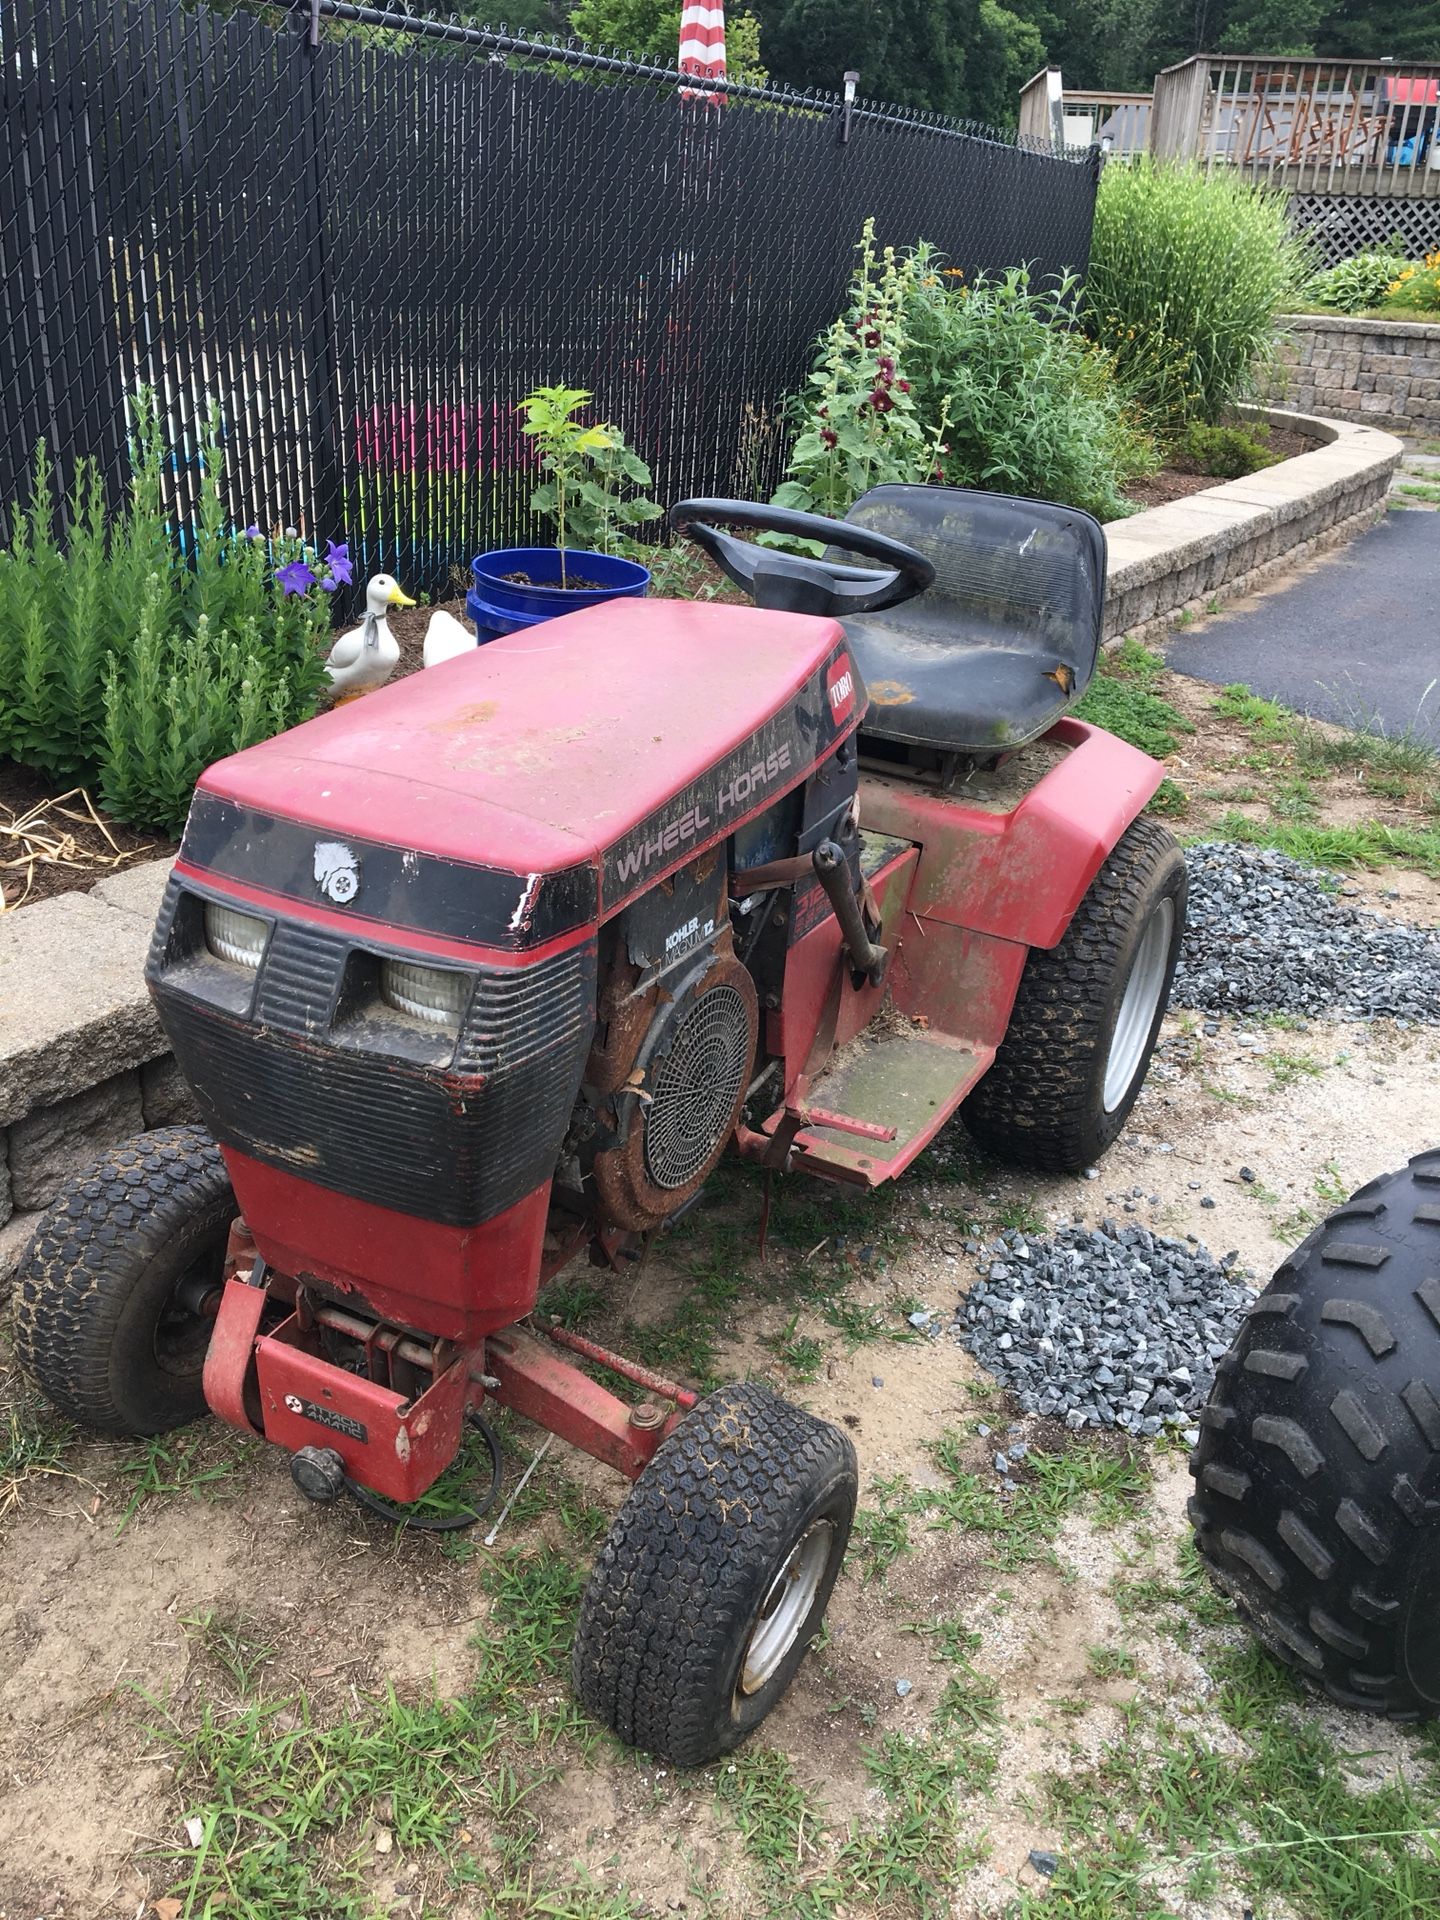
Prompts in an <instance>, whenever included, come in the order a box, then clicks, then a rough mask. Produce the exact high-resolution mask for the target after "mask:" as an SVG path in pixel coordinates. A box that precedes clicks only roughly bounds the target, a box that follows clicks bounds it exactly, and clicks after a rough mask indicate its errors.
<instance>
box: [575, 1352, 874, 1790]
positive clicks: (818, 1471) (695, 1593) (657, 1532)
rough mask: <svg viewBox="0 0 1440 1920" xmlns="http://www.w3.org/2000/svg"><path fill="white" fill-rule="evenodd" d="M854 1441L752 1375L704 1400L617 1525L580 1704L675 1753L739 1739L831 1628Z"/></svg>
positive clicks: (589, 1616)
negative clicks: (829, 1609) (826, 1620)
mask: <svg viewBox="0 0 1440 1920" xmlns="http://www.w3.org/2000/svg"><path fill="white" fill-rule="evenodd" d="M856 1491H857V1476H856V1467H855V1449H854V1447H853V1446H852V1445H851V1443H850V1440H849V1438H848V1436H847V1435H846V1434H844V1433H842V1432H841V1430H840V1429H839V1428H838V1427H834V1426H831V1425H830V1423H829V1422H828V1421H826V1420H817V1419H815V1418H814V1417H813V1415H811V1414H808V1413H802V1412H801V1410H800V1409H799V1408H798V1407H792V1406H791V1405H789V1404H788V1402H786V1401H784V1400H779V1399H777V1398H776V1397H775V1395H774V1394H772V1393H768V1392H767V1391H766V1390H765V1388H764V1387H762V1386H759V1385H757V1384H756V1383H755V1382H754V1381H747V1382H746V1383H745V1384H743V1385H741V1386H734V1387H722V1388H721V1389H720V1391H719V1392H718V1393H712V1394H711V1395H710V1396H709V1398H708V1399H706V1400H702V1401H701V1403H700V1405H699V1406H698V1407H696V1408H695V1409H694V1411H693V1412H692V1413H690V1414H688V1415H687V1416H686V1418H685V1419H684V1420H683V1421H682V1422H681V1423H680V1425H679V1426H678V1427H677V1428H676V1429H675V1431H674V1432H673V1433H672V1434H671V1435H670V1436H669V1438H668V1439H667V1440H666V1441H665V1442H664V1443H663V1444H662V1446H661V1447H660V1449H659V1451H658V1452H657V1453H656V1455H655V1458H654V1459H653V1460H652V1461H651V1462H650V1464H649V1466H648V1467H647V1468H646V1469H645V1471H644V1473H643V1474H641V1476H640V1478H639V1479H638V1480H637V1481H636V1483H635V1485H634V1487H633V1488H632V1490H631V1492H630V1494H629V1496H628V1498H627V1499H626V1501H625V1504H624V1506H623V1507H622V1508H621V1509H620V1512H619V1514H618V1516H617V1517H616V1520H615V1524H614V1525H613V1526H612V1527H611V1529H610V1533H609V1535H608V1537H607V1538H606V1541H605V1544H604V1546H603V1547H602V1548H601V1550H600V1556H599V1558H598V1559H597V1561H596V1563H595V1568H594V1571H593V1573H592V1574H591V1576H590V1584H589V1586H588V1587H587V1588H586V1590H585V1598H584V1601H583V1603H582V1605H581V1609H580V1626H579V1631H578V1633H577V1635H576V1639H575V1654H574V1660H573V1664H572V1672H573V1679H574V1685H575V1691H576V1694H577V1695H578V1696H579V1699H580V1703H581V1705H582V1706H583V1707H584V1708H585V1710H586V1711H587V1712H588V1713H590V1714H592V1715H593V1716H594V1717H595V1719H597V1720H599V1721H601V1722H602V1723H603V1724H604V1725H605V1726H607V1727H609V1728H610V1730H611V1731H612V1732H613V1733H615V1734H618V1736H619V1737H620V1739H622V1740H624V1741H626V1742H627V1743H628V1744H629V1745H631V1746H634V1747H640V1748H643V1750H644V1751H645V1752H647V1753H651V1754H654V1755H655V1757H656V1758H657V1759H661V1760H665V1761H668V1762H669V1763H670V1764H671V1765H672V1766H677V1767H698V1766H703V1765H704V1764H705V1762H706V1761H707V1760H714V1759H716V1758H717V1757H718V1756H719V1755H720V1754H723V1753H728V1752H729V1751H730V1749H731V1748H732V1747H735V1746H738V1745H739V1743H740V1741H742V1740H743V1739H744V1738H745V1737H746V1735H747V1734H749V1733H751V1732H752V1731H753V1730H754V1729H755V1728H756V1727H757V1726H759V1724H760V1722H761V1721H762V1720H763V1719H764V1718H765V1716H766V1714H767V1713H769V1712H770V1710H771V1708H772V1707H774V1706H775V1705H776V1703H777V1702H778V1701H779V1700H780V1698H781V1696H782V1695H783V1694H784V1692H785V1690H786V1688H787V1687H788V1686H789V1685H790V1682H791V1680H792V1679H793V1678H794V1676H795V1671H796V1668H797V1667H798V1666H799V1665H800V1662H801V1661H802V1660H803V1659H804V1657H805V1652H806V1649H807V1648H808V1646H809V1644H810V1642H811V1640H812V1639H813V1638H814V1637H815V1635H816V1633H817V1632H818V1631H819V1628H820V1622H821V1620H822V1618H823V1617H824V1613H825V1607H826V1604H827V1603H828V1601H829V1599H830V1592H831V1589H832V1588H833V1587H834V1585H835V1580H836V1577H837V1575H838V1574H839V1572H840V1564H841V1562H842V1561H843V1559H844V1558H845V1548H846V1545H847V1543H848V1541H849V1538H850V1525H851V1522H852V1520H853V1519H854V1517H855V1499H856Z"/></svg>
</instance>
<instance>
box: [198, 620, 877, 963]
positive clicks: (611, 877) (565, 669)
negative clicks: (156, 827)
mask: <svg viewBox="0 0 1440 1920" xmlns="http://www.w3.org/2000/svg"><path fill="white" fill-rule="evenodd" d="M863 707H864V696H863V691H862V689H861V688H860V686H859V683H858V678H857V676H856V674H855V670H854V668H853V666H852V664H851V662H850V658H849V655H848V653H847V650H846V644H845V636H844V633H843V631H842V629H841V627H840V626H839V624H838V622H836V621H834V620H822V619H815V618H811V617H808V616H805V615H799V614H788V613H773V612H762V611H760V610H758V609H755V608H749V607H733V606H716V605H702V604H697V603H694V602H689V601H664V600H613V601H608V602H606V603H605V604H603V605H601V606H598V607H591V608H588V609H586V610H585V611H583V612H579V613H573V614H568V615H566V616H564V617H563V618H561V619H558V620H551V621H547V622H545V623H544V624H542V625H540V626H537V627H532V628H530V629H529V630H528V631H526V632H524V633H518V634H513V635H510V636H508V637H506V638H503V639H499V640H494V641H491V642H490V643H489V644H488V645H486V646H483V647H477V648H476V650H475V652H474V653H471V654H465V655H462V656H461V657H460V658H458V659H455V660H451V661H449V662H447V663H446V664H445V665H443V666H439V667H432V668H430V669H428V670H427V671H425V672H422V673H417V674H414V675H412V676H411V677H410V678H408V679H405V680H402V681H399V682H397V683H396V684H394V685H391V686H388V687H384V688H382V689H380V691H378V692H376V693H372V694H367V695H365V696H364V697H363V698H361V699H358V700H355V701H352V702H349V703H347V704H346V705H344V706H341V707H337V708H335V709H333V710H332V711H331V712H329V713H326V714H322V715H320V716H319V717H318V718H316V719H314V720H311V721H307V722H306V723H305V724H304V725H303V726H299V727H296V728H293V729H292V730H291V731H290V732H288V733H284V734H281V735H279V736H277V737H276V738H275V739H273V740H267V741H265V742H263V743H262V744H261V745H259V746H255V747H250V748H247V749H246V751H245V752H243V753H239V754H236V755H234V756H233V757H232V758H230V759H228V760H222V761H220V762H218V763H217V764H216V765H215V766H213V767H211V768H210V769H209V770H208V772H206V773H205V774H204V775H203V776H202V778H201V780H200V783H199V786H198V788H197V791H196V795H195V800H194V803H193V805H192V808H191V812H190V819H189V822H188V824H187V826H186V829H185V838H184V842H183V844H182V846H181V850H180V859H179V863H178V866H177V873H178V874H180V875H181V876H184V875H186V874H189V875H191V876H193V877H195V878H198V879H201V880H202V881H211V882H212V883H218V884H219V885H220V886H221V887H222V888H223V887H224V883H225V882H226V881H230V882H237V883H239V885H240V887H241V888H243V889H247V890H248V889H254V890H257V891H259V892H262V893H265V894H269V895H279V896H281V897H283V898H291V899H297V900H302V901H306V902H308V903H310V905H311V906H312V907H314V908H317V909H319V910H320V911H322V912H325V913H327V914H328V913H333V912H334V911H336V910H337V909H338V910H339V911H340V912H342V913H343V914H344V915H345V917H346V918H347V919H352V918H353V919H356V920H368V921H371V922H372V923H373V922H380V923H383V924H384V925H387V926H391V927H404V926H409V927H413V928H415V929H417V930H422V931H425V932H428V933H430V934H432V935H436V936H439V937H441V938H444V939H451V940H457V941H462V942H465V943H467V944H470V943H474V944H479V945H483V946H488V947H500V948H509V949H512V950H513V949H517V948H524V947H533V946H537V945H540V944H543V943H545V942H548V941H549V940H552V939H555V938H557V937H559V936H561V935H562V934H565V933H567V932H570V931H571V930H573V929H575V928H578V927H580V926H584V925H590V924H593V923H594V922H595V921H596V920H597V919H599V918H603V917H608V915H609V914H611V913H612V912H614V911H615V910H616V908H618V907H619V906H621V905H623V903H624V902H625V901H626V900H627V899H629V898H630V897H632V896H633V895H634V894H636V893H637V892H639V891H641V890H642V889H643V888H644V887H646V886H649V885H653V884H654V882H655V881H656V880H658V879H660V878H661V877H662V876H663V875H664V874H666V873H668V872H669V871H671V870H672V869H673V868H675V867H677V866H679V865H681V864H682V863H683V862H685V861H688V860H692V859H693V858H694V857H695V855H696V854H697V853H699V852H700V851H702V850H703V849H704V847H706V846H707V845H710V844H714V843H715V842H718V841H721V840H723V839H724V838H726V836H728V835H729V834H730V833H732V832H733V831H734V830H735V828H736V827H737V826H739V825H740V824H741V823H742V822H743V821H745V820H747V819H749V818H751V817H753V816H754V815H755V814H756V813H758V812H760V811H761V810H762V809H763V808H765V807H767V806H769V805H770V804H772V802H773V801H775V800H776V799H778V798H779V797H780V796H781V795H782V794H784V793H786V792H788V791H789V790H790V789H791V788H792V787H794V786H796V785H798V784H799V783H800V782H801V781H802V780H804V779H805V777H806V775H807V774H808V773H809V771H810V769H811V768H812V767H813V766H814V765H815V764H816V762H817V761H819V760H821V759H823V758H824V757H825V756H826V755H827V754H829V753H830V752H831V751H832V749H833V748H834V745H835V743H836V741H837V740H839V739H841V738H843V737H844V736H845V735H847V734H849V733H851V732H853V731H854V729H855V727H856V726H857V725H858V723H859V719H860V715H861V712H862V711H863Z"/></svg>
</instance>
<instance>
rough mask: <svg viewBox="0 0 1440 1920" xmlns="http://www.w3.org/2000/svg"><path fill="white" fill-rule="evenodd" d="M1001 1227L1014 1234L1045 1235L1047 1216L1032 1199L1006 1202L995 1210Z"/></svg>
mask: <svg viewBox="0 0 1440 1920" xmlns="http://www.w3.org/2000/svg"><path fill="white" fill-rule="evenodd" d="M995 1219H996V1221H997V1223H998V1224H999V1225H1000V1227H1002V1228H1004V1229H1006V1230H1008V1231H1009V1232H1012V1233H1044V1231H1045V1216H1044V1214H1043V1213H1042V1212H1041V1211H1040V1209H1039V1207H1037V1206H1036V1204H1035V1202H1034V1201H1033V1200H1031V1199H1020V1200H1006V1201H1004V1202H1003V1203H1002V1204H1001V1205H1000V1206H999V1207H997V1208H996V1210H995Z"/></svg>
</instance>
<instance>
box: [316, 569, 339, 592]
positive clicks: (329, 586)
mask: <svg viewBox="0 0 1440 1920" xmlns="http://www.w3.org/2000/svg"><path fill="white" fill-rule="evenodd" d="M320 584H321V586H322V587H323V588H324V589H325V591H326V593H333V592H334V591H335V589H336V587H338V586H339V584H340V582H339V581H338V580H337V579H336V578H335V576H334V574H333V573H327V574H326V575H325V578H324V579H323V580H322V581H321V582H320Z"/></svg>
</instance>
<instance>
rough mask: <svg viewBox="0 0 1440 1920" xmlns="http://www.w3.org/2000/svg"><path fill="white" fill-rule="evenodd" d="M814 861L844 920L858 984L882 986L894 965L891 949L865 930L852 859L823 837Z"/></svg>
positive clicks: (828, 895)
mask: <svg viewBox="0 0 1440 1920" xmlns="http://www.w3.org/2000/svg"><path fill="white" fill-rule="evenodd" d="M810 861H811V864H812V866H813V867H814V869H815V877H816V879H817V880H818V881H819V882H820V884H821V886H822V887H823V888H824V889H825V898H826V899H827V900H828V901H829V902H830V905H831V906H832V907H833V908H834V910H835V918H836V919H837V920H838V921H839V922H840V931H841V933H842V934H843V935H844V936H845V949H846V951H847V953H848V954H849V955H850V960H851V964H852V965H853V966H854V968H855V972H856V976H857V978H856V982H855V984H856V985H857V986H862V985H863V984H864V983H865V982H866V981H868V982H869V983H870V985H871V986H872V987H878V986H879V985H880V983H881V982H882V981H883V980H884V978H885V969H886V968H887V967H888V966H889V964H890V949H889V948H888V947H882V946H877V945H876V943H875V942H874V941H873V940H872V939H871V938H870V936H869V934H868V933H867V932H866V931H865V921H864V917H863V916H862V914H861V912H860V900H859V897H858V895H857V894H856V892H855V889H854V887H852V886H851V884H850V863H849V861H848V860H847V859H846V858H845V855H844V852H843V851H842V850H841V848H839V847H838V846H837V845H836V844H835V842H834V841H833V840H822V841H821V842H820V844H819V846H818V847H816V849H815V851H814V853H812V854H811V856H810Z"/></svg>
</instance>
